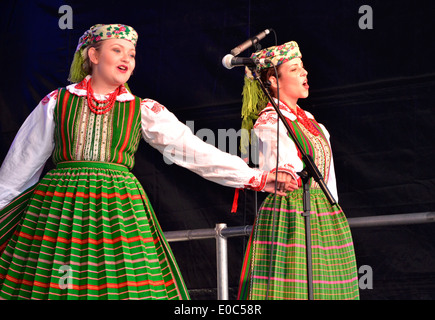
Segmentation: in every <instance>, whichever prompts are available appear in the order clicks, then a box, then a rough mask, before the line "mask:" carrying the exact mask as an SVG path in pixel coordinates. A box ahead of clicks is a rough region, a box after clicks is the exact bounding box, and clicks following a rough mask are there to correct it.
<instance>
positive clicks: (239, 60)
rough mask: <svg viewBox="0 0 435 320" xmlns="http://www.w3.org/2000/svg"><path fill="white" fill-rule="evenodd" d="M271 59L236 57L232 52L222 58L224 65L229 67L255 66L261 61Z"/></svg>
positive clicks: (265, 61) (264, 61) (266, 61)
mask: <svg viewBox="0 0 435 320" xmlns="http://www.w3.org/2000/svg"><path fill="white" fill-rule="evenodd" d="M270 62H271V61H270V60H269V59H255V60H254V59H252V58H244V57H235V56H233V55H232V54H227V55H226V56H225V57H223V59H222V65H223V66H224V67H225V68H227V69H232V68H234V67H253V66H256V65H257V64H260V63H270Z"/></svg>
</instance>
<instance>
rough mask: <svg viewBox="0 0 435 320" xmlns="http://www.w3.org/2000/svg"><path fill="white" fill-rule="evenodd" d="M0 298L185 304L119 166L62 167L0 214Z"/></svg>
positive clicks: (148, 212) (131, 182) (155, 227)
mask: <svg viewBox="0 0 435 320" xmlns="http://www.w3.org/2000/svg"><path fill="white" fill-rule="evenodd" d="M0 250H2V251H3V252H2V253H1V256H0V299H73V300H75V299H188V298H189V296H188V293H187V289H186V287H185V284H184V282H183V279H182V277H181V275H180V271H179V269H178V266H177V264H176V262H175V259H174V257H173V254H172V251H171V249H170V247H169V245H168V243H167V241H166V239H165V238H164V235H163V232H162V230H161V228H160V226H159V224H158V221H157V218H156V217H155V214H154V211H153V209H152V207H151V205H150V203H149V200H148V198H147V195H146V194H145V191H144V190H143V188H142V186H141V185H140V183H139V182H138V180H137V179H136V178H135V177H134V175H133V174H131V173H130V172H129V171H128V169H127V168H126V167H124V166H122V165H117V164H108V163H96V162H66V163H60V164H59V165H58V167H57V168H56V169H54V170H51V171H50V172H48V173H47V175H46V176H45V177H44V178H43V179H42V180H41V181H40V182H39V183H38V184H37V185H36V186H35V187H33V188H31V189H29V190H28V191H27V192H25V193H23V194H22V195H21V196H19V197H17V198H16V199H15V200H14V201H12V202H11V203H10V204H9V205H8V206H7V207H6V208H4V209H3V210H1V211H0Z"/></svg>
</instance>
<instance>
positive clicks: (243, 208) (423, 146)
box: [0, 0, 435, 299]
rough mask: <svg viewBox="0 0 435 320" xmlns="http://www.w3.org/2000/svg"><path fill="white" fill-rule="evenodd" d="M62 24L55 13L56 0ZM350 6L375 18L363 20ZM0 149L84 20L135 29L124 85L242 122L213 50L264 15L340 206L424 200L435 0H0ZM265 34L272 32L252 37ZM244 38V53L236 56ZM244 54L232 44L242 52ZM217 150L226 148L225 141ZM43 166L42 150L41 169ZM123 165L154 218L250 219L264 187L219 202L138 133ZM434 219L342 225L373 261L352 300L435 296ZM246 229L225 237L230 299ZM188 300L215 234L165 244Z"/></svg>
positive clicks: (239, 78) (183, 116)
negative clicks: (292, 62)
mask: <svg viewBox="0 0 435 320" xmlns="http://www.w3.org/2000/svg"><path fill="white" fill-rule="evenodd" d="M65 4H66V5H70V6H71V8H72V10H73V28H72V29H61V28H60V27H59V25H58V22H59V19H60V18H61V16H62V14H59V12H58V10H59V8H60V6H61V5H65ZM362 5H370V6H371V8H372V10H373V29H361V28H360V27H359V24H358V22H359V19H360V18H361V17H362V14H360V13H359V12H358V10H359V8H360V7H361V6H362ZM0 6H1V10H0V44H1V51H0V57H1V64H0V70H1V75H2V80H1V86H0V160H1V159H4V157H5V155H6V153H7V151H8V148H9V146H10V144H11V143H12V140H13V138H14V136H15V134H16V132H17V130H18V129H19V127H20V125H21V123H22V122H23V121H24V120H25V118H26V116H27V115H28V114H29V113H30V112H31V110H32V109H33V108H34V107H35V106H36V104H37V103H38V102H39V101H40V100H41V99H42V98H43V97H44V95H46V94H47V93H49V92H50V91H52V90H54V89H56V88H57V87H60V86H65V85H66V84H68V83H67V80H66V79H67V76H68V70H69V66H70V63H71V59H72V55H73V53H74V50H75V46H76V44H77V40H78V38H79V37H80V36H81V35H82V34H83V32H84V31H85V30H86V29H88V28H89V27H90V26H91V25H93V24H96V23H124V24H129V25H132V26H133V27H134V28H135V29H136V30H137V31H138V33H139V42H138V47H137V51H138V56H137V67H136V70H135V74H134V75H133V77H132V78H131V80H130V81H129V85H130V87H131V89H132V91H133V93H135V94H136V95H138V96H140V97H149V98H153V99H155V100H157V101H159V102H160V103H162V104H164V105H165V106H166V107H167V108H169V109H170V110H171V111H172V112H174V113H175V114H176V115H177V116H178V118H179V119H180V120H181V121H182V122H186V121H194V131H195V133H196V132H197V131H198V130H200V129H202V128H208V129H211V130H213V132H214V133H215V134H216V137H217V136H218V130H219V129H226V130H228V129H231V128H234V129H235V130H236V131H237V130H239V128H240V105H241V94H240V93H241V89H242V83H243V70H242V69H241V68H235V69H232V70H227V69H225V68H223V67H222V64H221V59H222V57H223V56H224V55H225V54H227V53H228V52H229V51H230V49H231V48H233V47H234V46H236V45H237V44H239V43H241V42H242V41H244V40H246V39H248V38H249V37H251V36H253V35H255V34H256V33H258V32H260V31H262V30H264V29H266V28H273V29H274V30H275V31H276V33H277V36H278V43H280V44H281V43H284V42H287V41H290V40H296V41H297V42H298V43H299V45H300V47H301V51H302V54H303V60H304V63H305V65H306V66H307V69H308V72H309V76H308V77H309V82H310V87H311V90H310V97H309V98H308V99H305V100H301V101H300V105H301V106H302V107H303V108H305V109H306V110H308V111H310V112H312V113H313V114H315V116H316V118H317V120H318V121H319V122H321V123H323V124H325V125H326V127H327V128H328V130H329V131H330V133H331V135H332V146H333V150H334V157H335V164H336V172H337V180H338V190H339V199H340V204H341V206H342V207H343V208H344V210H345V212H346V214H347V216H348V217H361V216H374V215H382V214H402V213H414V212H425V211H434V208H435V188H434V187H435V170H434V166H433V159H435V143H434V140H433V137H434V135H433V127H432V126H433V122H434V120H435V112H434V111H433V108H434V107H435V98H434V97H433V91H434V89H435V63H434V57H435V48H434V47H435V46H434V42H433V40H434V36H433V32H434V31H435V28H434V27H435V24H434V22H433V20H434V18H433V17H434V13H435V3H434V2H430V1H425V2H424V1H409V0H399V1H368V0H347V1H339V0H334V1H256V0H221V1H154V2H150V1H141V2H139V1H136V2H131V1H130V2H120V1H110V0H106V1H2V2H1V4H0ZM261 44H262V46H263V47H265V46H270V45H274V44H275V43H274V37H273V36H269V37H267V38H266V39H264V40H263V41H262V42H261ZM249 53H250V51H247V52H245V54H246V56H247V55H248V54H249ZM242 55H243V54H242ZM227 151H228V150H227ZM51 166H52V164H51V162H49V163H47V166H46V170H48V169H50V168H51ZM134 173H135V174H136V175H137V177H138V178H139V180H140V181H141V183H142V184H143V185H144V187H145V189H146V191H147V193H148V195H149V197H150V199H151V202H152V204H153V207H154V209H155V211H156V213H157V216H158V218H159V221H160V223H161V226H162V228H163V230H164V231H172V230H184V229H196V228H214V226H215V224H216V223H227V225H228V226H240V225H245V224H252V222H253V219H254V215H255V208H256V203H259V202H260V201H261V200H262V199H263V198H264V194H262V193H260V194H257V195H255V194H254V193H253V192H249V191H248V192H245V193H243V194H242V195H241V198H240V203H239V210H238V212H237V214H231V213H230V209H231V205H232V200H233V192H234V190H233V189H230V188H226V187H222V186H219V185H216V184H213V183H211V182H208V181H206V180H204V179H202V178H200V177H198V176H196V175H195V174H193V173H191V172H189V171H187V170H185V169H183V168H180V167H177V166H175V165H167V164H165V162H164V161H163V158H162V155H161V154H159V153H158V152H157V151H155V150H154V149H152V148H151V147H150V146H148V145H147V144H146V143H145V142H142V143H141V146H140V151H139V152H138V154H137V158H136V166H135V168H134ZM434 231H435V225H434V224H424V225H412V226H391V227H372V228H363V229H353V236H354V241H355V248H356V254H357V262H358V265H359V266H362V265H369V266H370V267H371V268H372V269H373V289H366V290H362V291H361V297H362V298H363V299H433V298H435V267H434V265H435V258H434V257H435V241H434V237H433V232H434ZM246 240H247V239H246V238H244V237H239V238H231V239H229V263H230V269H229V285H230V298H231V299H234V297H235V294H236V287H237V284H238V276H239V271H240V266H241V260H242V256H243V252H244V245H245V243H246ZM172 248H173V250H174V254H175V256H176V258H177V261H178V263H179V265H180V268H181V271H182V273H183V275H184V278H185V281H186V284H187V286H188V288H189V289H190V290H191V294H192V298H193V299H214V298H215V297H216V292H215V291H214V288H215V287H216V276H215V268H216V265H215V263H216V258H215V251H214V249H215V244H214V240H201V241H199V240H197V241H190V242H179V243H172Z"/></svg>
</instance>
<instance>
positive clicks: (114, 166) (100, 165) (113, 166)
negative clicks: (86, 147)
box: [57, 161, 130, 172]
mask: <svg viewBox="0 0 435 320" xmlns="http://www.w3.org/2000/svg"><path fill="white" fill-rule="evenodd" d="M57 168H59V169H63V168H95V169H109V170H118V171H123V172H129V171H130V170H129V169H128V168H127V167H126V166H124V165H122V164H118V163H109V162H99V161H65V162H59V163H58V164H57Z"/></svg>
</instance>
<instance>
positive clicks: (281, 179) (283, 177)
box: [264, 172, 299, 196]
mask: <svg viewBox="0 0 435 320" xmlns="http://www.w3.org/2000/svg"><path fill="white" fill-rule="evenodd" d="M275 180H276V181H277V190H276V194H277V195H280V196H285V195H286V194H287V192H288V191H293V190H296V189H298V188H299V187H298V183H297V181H296V179H295V178H294V177H293V176H292V175H291V174H290V173H287V172H278V174H276V173H275V172H269V175H268V176H267V180H266V185H265V187H264V191H266V192H270V193H275Z"/></svg>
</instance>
